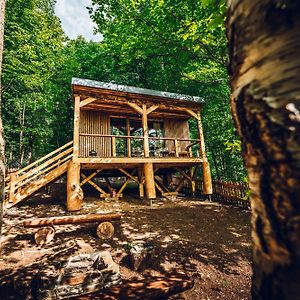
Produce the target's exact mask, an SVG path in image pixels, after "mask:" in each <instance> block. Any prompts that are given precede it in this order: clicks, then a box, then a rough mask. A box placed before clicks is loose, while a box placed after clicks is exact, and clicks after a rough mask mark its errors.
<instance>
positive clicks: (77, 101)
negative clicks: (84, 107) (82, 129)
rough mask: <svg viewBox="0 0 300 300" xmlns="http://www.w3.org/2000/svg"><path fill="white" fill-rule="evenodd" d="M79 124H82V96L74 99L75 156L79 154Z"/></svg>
mask: <svg viewBox="0 0 300 300" xmlns="http://www.w3.org/2000/svg"><path fill="white" fill-rule="evenodd" d="M79 124H80V97H79V96H76V97H75V101H74V131H73V135H74V136H73V157H74V158H77V157H78V156H79Z"/></svg>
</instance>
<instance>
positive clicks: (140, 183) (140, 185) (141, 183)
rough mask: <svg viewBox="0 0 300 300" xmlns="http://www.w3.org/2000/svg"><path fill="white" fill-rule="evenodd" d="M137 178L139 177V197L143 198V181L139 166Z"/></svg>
mask: <svg viewBox="0 0 300 300" xmlns="http://www.w3.org/2000/svg"><path fill="white" fill-rule="evenodd" d="M138 178H139V194H140V199H143V198H144V196H145V194H144V183H143V170H142V169H141V168H139V170H138Z"/></svg>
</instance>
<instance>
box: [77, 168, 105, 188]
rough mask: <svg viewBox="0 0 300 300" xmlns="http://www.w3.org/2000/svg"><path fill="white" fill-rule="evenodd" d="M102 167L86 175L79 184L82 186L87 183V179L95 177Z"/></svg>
mask: <svg viewBox="0 0 300 300" xmlns="http://www.w3.org/2000/svg"><path fill="white" fill-rule="evenodd" d="M102 170H103V169H98V170H96V171H95V172H94V173H92V174H91V175H89V176H88V177H86V178H85V179H84V180H82V181H81V182H80V186H83V185H84V184H85V183H87V182H88V181H89V180H91V179H92V178H93V177H95V176H96V175H97V174H98V173H99V172H101V171H102Z"/></svg>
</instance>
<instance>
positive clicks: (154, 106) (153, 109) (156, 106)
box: [147, 105, 159, 115]
mask: <svg viewBox="0 0 300 300" xmlns="http://www.w3.org/2000/svg"><path fill="white" fill-rule="evenodd" d="M158 108H159V105H152V106H151V107H149V108H148V109H147V115H149V114H151V113H152V112H153V111H155V110H156V109H158Z"/></svg>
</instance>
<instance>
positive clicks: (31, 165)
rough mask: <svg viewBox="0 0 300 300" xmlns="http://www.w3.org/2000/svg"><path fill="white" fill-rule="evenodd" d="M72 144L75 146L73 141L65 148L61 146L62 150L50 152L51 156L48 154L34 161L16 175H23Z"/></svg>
mask: <svg viewBox="0 0 300 300" xmlns="http://www.w3.org/2000/svg"><path fill="white" fill-rule="evenodd" d="M72 144H73V141H71V142H69V143H67V144H65V145H63V146H61V147H60V148H58V149H56V150H54V151H52V152H50V153H49V154H47V155H45V156H43V157H41V158H40V159H38V160H36V161H34V162H33V163H31V164H30V165H28V166H26V167H24V168H23V169H21V170H18V171H17V172H16V174H17V175H18V174H20V173H23V172H25V171H27V170H28V169H30V168H32V167H33V166H35V165H36V164H38V163H40V162H41V161H44V160H46V159H47V158H49V157H51V156H53V155H54V154H56V153H58V152H60V151H61V150H62V149H65V148H67V147H69V146H71V145H72Z"/></svg>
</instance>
